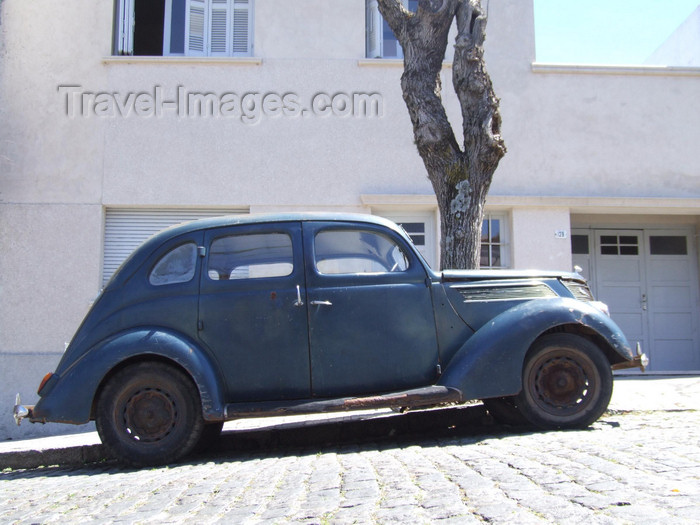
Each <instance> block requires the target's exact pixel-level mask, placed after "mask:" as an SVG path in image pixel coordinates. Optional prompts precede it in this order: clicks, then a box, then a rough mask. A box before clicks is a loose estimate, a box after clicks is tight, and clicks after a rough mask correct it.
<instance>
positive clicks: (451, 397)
mask: <svg viewBox="0 0 700 525" xmlns="http://www.w3.org/2000/svg"><path fill="white" fill-rule="evenodd" d="M460 402H462V393H461V392H460V391H459V390H457V389H456V388H450V387H445V386H429V387H425V388H416V389H414V390H404V391H403V392H392V393H390V394H382V395H377V396H370V397H345V398H335V399H323V400H309V399H303V400H294V401H284V402H280V401H264V402H261V403H231V404H228V405H226V412H225V417H226V419H227V420H229V419H237V418H242V417H270V416H291V415H299V414H316V413H321V412H343V411H347V410H369V409H376V408H417V407H426V406H432V405H444V404H447V403H460Z"/></svg>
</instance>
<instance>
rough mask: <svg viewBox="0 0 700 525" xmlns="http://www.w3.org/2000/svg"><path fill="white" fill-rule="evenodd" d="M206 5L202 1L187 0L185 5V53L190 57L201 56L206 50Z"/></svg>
mask: <svg viewBox="0 0 700 525" xmlns="http://www.w3.org/2000/svg"><path fill="white" fill-rule="evenodd" d="M207 14H208V13H207V5H206V2H205V1H203V0H189V2H188V4H187V19H186V21H185V27H186V28H187V43H186V46H185V48H186V53H187V54H188V55H192V56H203V55H205V54H206V50H207V38H206V28H207V19H208V16H207Z"/></svg>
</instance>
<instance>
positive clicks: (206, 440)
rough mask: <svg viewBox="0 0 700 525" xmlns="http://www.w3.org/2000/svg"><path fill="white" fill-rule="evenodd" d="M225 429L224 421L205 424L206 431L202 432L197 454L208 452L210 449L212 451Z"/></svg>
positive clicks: (196, 448)
mask: <svg viewBox="0 0 700 525" xmlns="http://www.w3.org/2000/svg"><path fill="white" fill-rule="evenodd" d="M223 428H224V422H223V421H216V422H214V423H205V424H204V429H203V430H202V435H201V437H200V438H199V442H198V443H197V446H196V447H195V450H196V451H197V452H206V451H207V450H208V449H210V448H211V447H212V446H213V445H214V444H215V443H216V442H217V441H218V439H219V436H221V430H222V429H223Z"/></svg>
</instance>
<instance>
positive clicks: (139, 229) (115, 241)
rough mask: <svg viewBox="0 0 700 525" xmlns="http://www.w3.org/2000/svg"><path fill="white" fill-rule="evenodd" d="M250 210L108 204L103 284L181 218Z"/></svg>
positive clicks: (192, 218) (214, 215)
mask: <svg viewBox="0 0 700 525" xmlns="http://www.w3.org/2000/svg"><path fill="white" fill-rule="evenodd" d="M238 213H248V210H247V209H241V208H107V210H106V211H105V234H104V235H105V238H104V254H103V261H102V285H103V286H104V285H105V284H107V281H109V278H110V277H112V274H113V273H114V272H115V271H116V270H117V268H119V265H120V264H121V263H123V262H124V260H125V259H126V258H127V257H128V256H129V255H130V254H131V252H133V251H134V250H135V249H136V248H138V247H139V246H140V245H141V243H142V242H143V241H145V240H146V239H148V238H149V237H150V236H151V235H153V234H154V233H157V232H159V231H161V230H164V229H165V228H168V227H169V226H172V225H174V224H179V223H182V222H187V221H193V220H196V219H204V218H206V217H216V216H219V215H235V214H238Z"/></svg>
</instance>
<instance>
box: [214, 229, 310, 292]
mask: <svg viewBox="0 0 700 525" xmlns="http://www.w3.org/2000/svg"><path fill="white" fill-rule="evenodd" d="M270 235H281V236H284V237H286V238H287V239H288V240H289V260H285V261H276V262H274V263H258V264H255V265H253V266H254V267H260V266H266V265H270V264H274V265H279V264H288V265H289V271H287V272H286V273H284V274H282V273H279V274H276V275H257V276H256V275H250V268H251V265H250V264H247V265H239V266H236V267H234V268H232V269H231V270H232V271H231V272H230V273H229V274H228V275H229V277H228V278H227V279H221V278H219V279H214V278H212V276H211V272H213V271H214V272H215V271H216V269H215V268H214V267H212V259H213V258H214V255H215V251H214V246H215V245H216V244H217V243H218V242H220V241H223V240H224V239H229V238H231V237H253V236H257V237H262V236H270ZM267 248H268V247H267V246H264V247H259V248H258V249H267ZM285 249H286V246H285ZM207 251H208V256H207V258H206V259H207V261H206V267H205V268H204V271H203V274H204V275H205V276H206V278H207V279H208V280H209V281H211V282H232V281H240V282H246V281H248V282H249V281H251V280H256V281H258V280H261V279H281V278H288V277H290V276H291V275H293V274H294V272H295V270H296V265H295V261H294V239H293V236H292V235H291V233H290V232H288V231H277V230H274V229H272V230H268V231H255V230H253V231H247V230H241V231H236V230H234V231H229V232H227V233H226V234H224V235H217V236H216V237H212V238H211V240H210V241H209V242H208V245H207ZM244 267H245V268H248V272H249V273H248V275H246V276H234V272H235V271H236V270H238V269H240V268H244Z"/></svg>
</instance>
